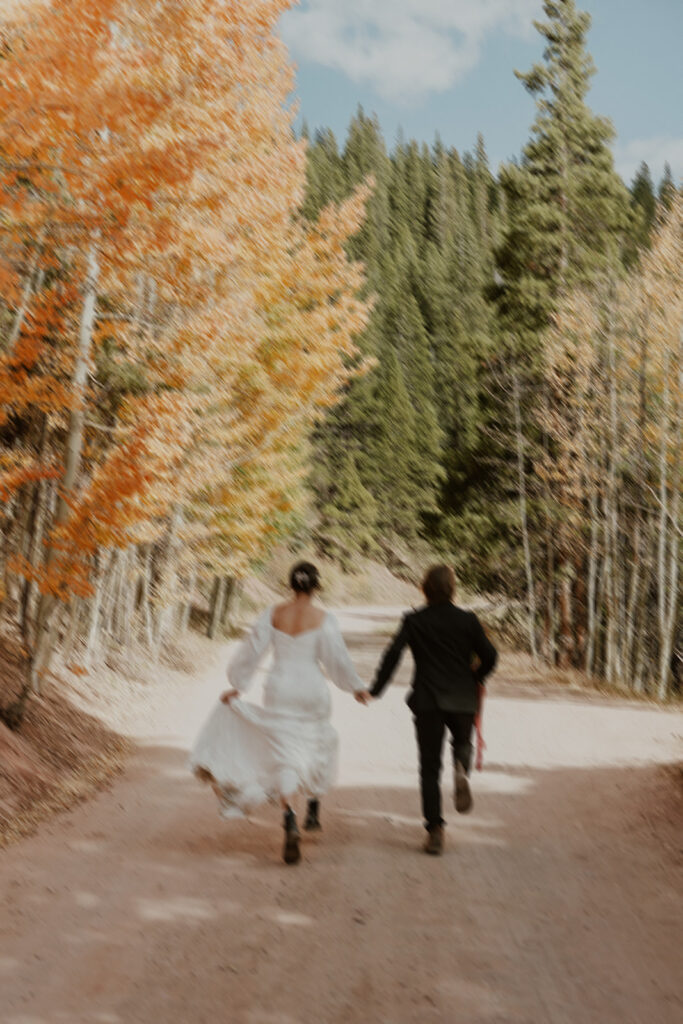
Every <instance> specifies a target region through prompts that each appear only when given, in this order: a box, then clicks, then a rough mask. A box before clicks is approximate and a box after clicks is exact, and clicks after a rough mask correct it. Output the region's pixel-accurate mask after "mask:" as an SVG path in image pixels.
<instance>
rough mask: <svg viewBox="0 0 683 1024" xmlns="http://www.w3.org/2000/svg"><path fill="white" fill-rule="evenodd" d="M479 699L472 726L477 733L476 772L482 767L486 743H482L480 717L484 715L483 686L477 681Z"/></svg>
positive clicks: (482, 732) (482, 733)
mask: <svg viewBox="0 0 683 1024" xmlns="http://www.w3.org/2000/svg"><path fill="white" fill-rule="evenodd" d="M478 690H479V701H478V705H479V706H478V708H477V713H476V715H475V716H474V728H475V731H476V734H477V752H476V756H475V760H474V766H475V768H476V769H477V771H478V772H480V771H481V770H482V768H483V767H484V751H485V750H486V744H485V743H484V730H483V728H482V718H483V716H484V686H483V685H482V684H481V683H479V687H478Z"/></svg>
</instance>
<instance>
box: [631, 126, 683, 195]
mask: <svg viewBox="0 0 683 1024" xmlns="http://www.w3.org/2000/svg"><path fill="white" fill-rule="evenodd" d="M643 161H645V163H646V164H647V165H648V167H649V168H650V171H651V172H652V177H653V178H654V180H655V184H657V183H658V181H659V178H660V177H661V175H662V172H663V170H664V164H665V163H668V164H670V166H671V173H672V175H673V179H674V181H675V182H677V183H678V182H680V181H681V180H682V179H683V138H679V139H677V138H675V137H674V136H672V135H654V136H652V138H649V139H631V140H630V141H629V142H620V141H617V144H616V145H615V147H614V164H615V166H616V169H617V171H618V172H619V174H620V175H621V176H622V178H623V179H624V181H626V182H630V181H632V179H633V176H634V174H635V173H636V171H637V170H638V168H639V167H640V165H641V163H642V162H643Z"/></svg>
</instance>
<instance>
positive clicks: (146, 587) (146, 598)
mask: <svg viewBox="0 0 683 1024" xmlns="http://www.w3.org/2000/svg"><path fill="white" fill-rule="evenodd" d="M151 574H152V552H151V548H150V545H149V544H148V545H147V549H146V551H145V561H144V565H143V569H142V595H141V605H142V616H143V627H144V636H145V641H146V643H147V650H148V651H149V652H150V654H151V653H152V652H153V650H154V629H153V626H152V609H151V594H150V580H151Z"/></svg>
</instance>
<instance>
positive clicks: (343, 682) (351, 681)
mask: <svg viewBox="0 0 683 1024" xmlns="http://www.w3.org/2000/svg"><path fill="white" fill-rule="evenodd" d="M320 661H321V664H322V667H323V668H324V670H325V672H326V673H327V675H328V676H329V677H330V679H331V680H332V682H333V683H334V684H335V686H338V687H339V689H340V690H345V691H346V692H347V693H353V694H355V695H356V698H357V699H359V700H361V702H362V703H364V702H365V695H366V693H367V690H368V688H367V686H366V685H365V683H364V682H363V680H362V679H361V678H360V676H359V675H358V673H357V672H356V669H355V667H354V664H353V662H352V661H351V656H350V655H349V652H348V649H347V647H346V644H345V643H344V638H343V636H342V634H341V630H340V629H339V624H338V623H337V620H336V618H335V617H334V615H332V614H331V613H330V612H328V613H327V616H326V619H325V623H324V625H323V629H322V643H321V648H320Z"/></svg>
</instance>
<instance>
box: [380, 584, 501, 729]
mask: <svg viewBox="0 0 683 1024" xmlns="http://www.w3.org/2000/svg"><path fill="white" fill-rule="evenodd" d="M405 647H410V650H411V652H412V655H413V659H414V661H415V670H414V673H413V682H412V690H411V691H410V693H409V694H408V697H407V703H408V707H409V708H410V709H411V711H413V712H415V713H417V712H420V711H430V710H434V709H437V708H438V709H440V710H442V711H457V712H461V713H465V714H467V713H469V714H473V713H475V712H476V710H477V706H478V684H479V683H483V681H484V679H485V678H486V676H487V675H488V674H489V672H491V670H492V669H493V667H494V666H495V664H496V660H497V657H498V655H497V653H496V649H495V647H494V646H493V644H492V643H491V641H490V640H489V639H488V637H487V636H486V633H485V632H484V630H483V627H482V625H481V623H480V621H479V619H478V618H477V616H476V615H475V614H474V612H468V611H465V610H464V609H463V608H458V607H457V605H454V604H451V603H450V602H448V603H446V604H431V605H426V606H425V607H424V608H418V610H417V611H414V612H409V613H408V614H407V615H404V617H403V621H402V623H401V627H400V629H399V630H398V632H397V633H396V635H395V636H394V638H393V640H392V641H391V643H390V644H389V646H388V647H387V649H386V650H385V652H384V655H383V656H382V660H381V662H380V665H379V668H378V669H377V673H376V675H375V680H374V682H373V684H372V687H371V689H370V693H371V695H372V696H373V697H378V696H379V695H380V693H381V692H382V690H383V689H384V687H385V686H386V685H387V683H388V682H389V680H390V678H391V676H392V674H393V672H394V669H395V668H396V666H397V665H398V663H399V661H400V659H401V655H402V653H403V650H404V648H405Z"/></svg>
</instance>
